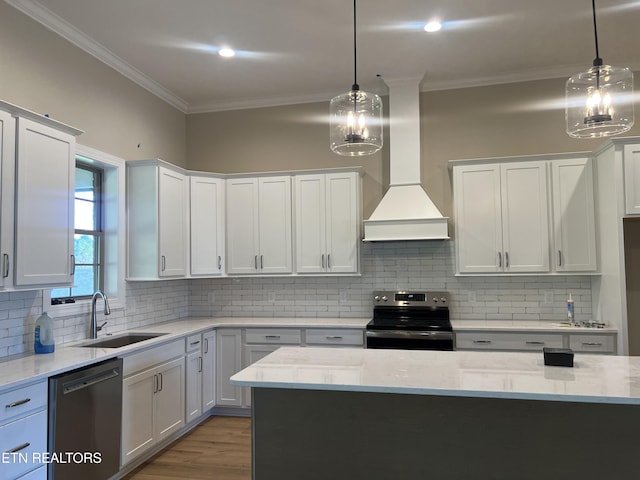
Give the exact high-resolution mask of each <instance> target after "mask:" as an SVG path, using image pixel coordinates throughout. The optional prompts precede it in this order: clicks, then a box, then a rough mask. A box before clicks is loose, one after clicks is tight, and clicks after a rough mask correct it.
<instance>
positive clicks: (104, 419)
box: [47, 358, 122, 480]
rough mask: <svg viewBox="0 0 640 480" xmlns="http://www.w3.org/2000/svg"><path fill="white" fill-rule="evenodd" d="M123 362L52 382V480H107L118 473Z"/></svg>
mask: <svg viewBox="0 0 640 480" xmlns="http://www.w3.org/2000/svg"><path fill="white" fill-rule="evenodd" d="M121 419H122V359H121V358H114V359H110V360H105V361H103V362H100V363H94V364H92V365H90V366H88V367H83V368H80V369H77V370H73V371H70V372H65V373H63V374H61V375H57V376H55V377H50V378H49V434H48V440H49V443H48V450H49V455H50V463H49V467H48V468H49V469H48V477H47V478H48V480H76V479H78V480H79V479H82V480H86V479H91V480H103V479H107V478H109V477H111V476H112V475H114V474H115V473H117V472H118V470H119V468H120V432H121V421H122V420H121Z"/></svg>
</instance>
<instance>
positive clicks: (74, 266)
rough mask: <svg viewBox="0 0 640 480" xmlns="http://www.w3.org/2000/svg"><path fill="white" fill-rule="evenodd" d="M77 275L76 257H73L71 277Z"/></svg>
mask: <svg viewBox="0 0 640 480" xmlns="http://www.w3.org/2000/svg"><path fill="white" fill-rule="evenodd" d="M75 274H76V256H75V255H71V276H73V275H75Z"/></svg>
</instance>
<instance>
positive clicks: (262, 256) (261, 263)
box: [260, 255, 264, 270]
mask: <svg viewBox="0 0 640 480" xmlns="http://www.w3.org/2000/svg"><path fill="white" fill-rule="evenodd" d="M263 268H264V255H260V270H262V269H263Z"/></svg>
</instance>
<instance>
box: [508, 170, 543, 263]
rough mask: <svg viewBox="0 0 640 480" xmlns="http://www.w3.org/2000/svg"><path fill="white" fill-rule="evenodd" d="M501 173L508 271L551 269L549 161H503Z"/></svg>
mask: <svg viewBox="0 0 640 480" xmlns="http://www.w3.org/2000/svg"><path fill="white" fill-rule="evenodd" d="M500 175H501V199H502V242H503V244H502V248H503V259H502V260H503V265H504V271H505V272H514V273H515V272H548V271H549V217H548V212H547V174H546V163H545V162H522V163H509V164H503V165H502V166H501V172H500Z"/></svg>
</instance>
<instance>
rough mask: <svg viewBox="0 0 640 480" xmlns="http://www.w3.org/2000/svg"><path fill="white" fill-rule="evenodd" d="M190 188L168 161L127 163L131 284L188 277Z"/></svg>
mask: <svg viewBox="0 0 640 480" xmlns="http://www.w3.org/2000/svg"><path fill="white" fill-rule="evenodd" d="M188 194H189V183H188V178H187V177H186V176H185V175H184V173H183V172H182V171H181V170H180V169H178V168H177V167H176V168H174V167H172V166H170V165H169V164H166V163H165V162H162V161H158V160H151V161H147V160H141V161H133V162H127V213H128V215H127V234H128V253H129V254H128V257H127V261H128V268H127V277H128V279H130V280H153V279H159V278H167V277H168V278H171V277H184V276H186V274H187V258H188V232H189V199H188Z"/></svg>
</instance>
